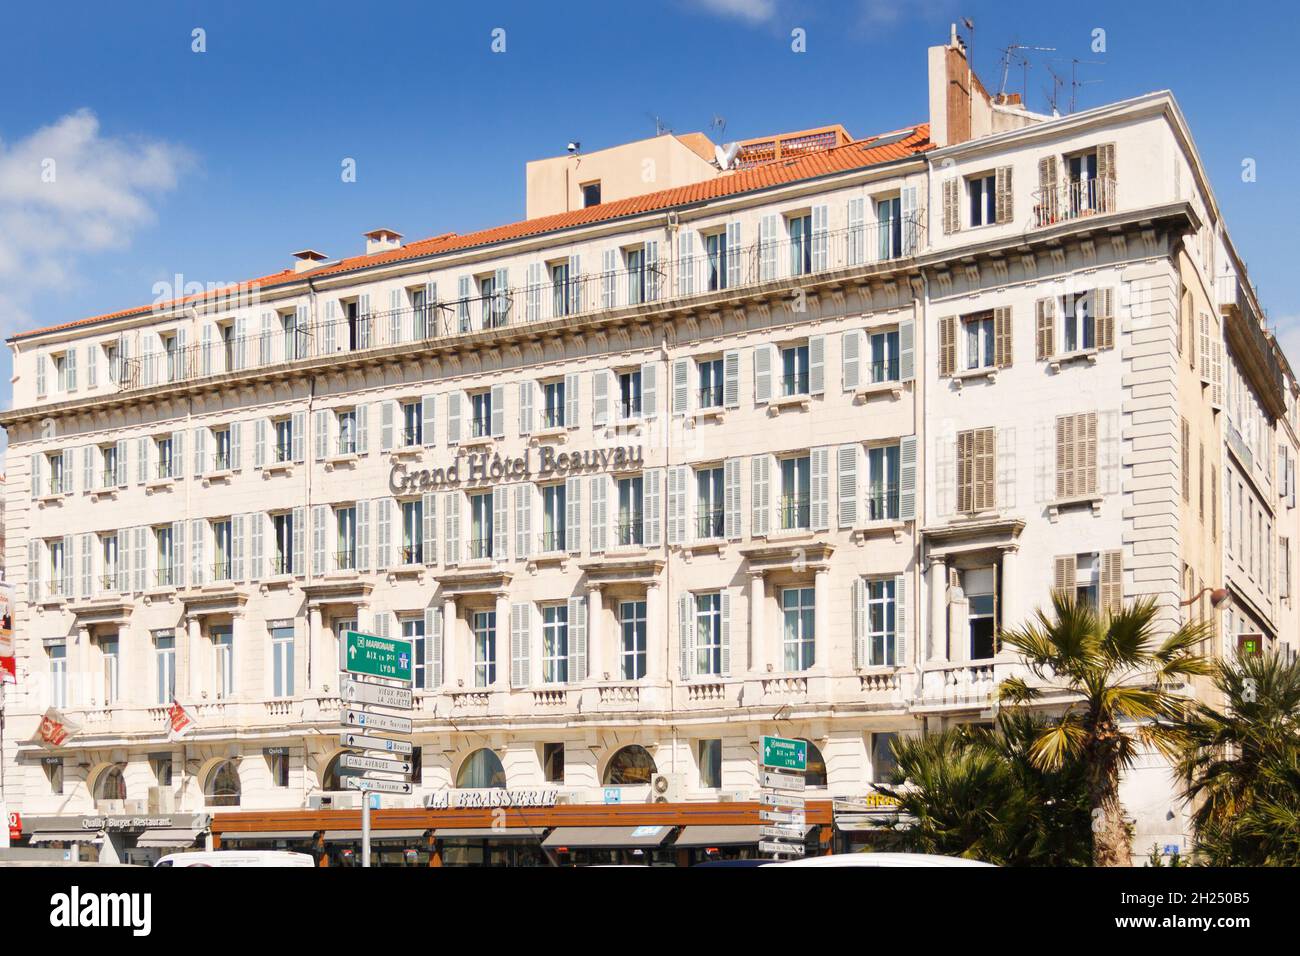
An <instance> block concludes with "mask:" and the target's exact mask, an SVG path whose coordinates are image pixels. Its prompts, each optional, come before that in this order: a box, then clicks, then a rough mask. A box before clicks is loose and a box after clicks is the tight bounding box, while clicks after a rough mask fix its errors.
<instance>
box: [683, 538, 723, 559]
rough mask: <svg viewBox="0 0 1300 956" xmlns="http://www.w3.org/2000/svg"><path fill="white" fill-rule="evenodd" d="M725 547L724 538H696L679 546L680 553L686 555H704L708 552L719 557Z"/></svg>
mask: <svg viewBox="0 0 1300 956" xmlns="http://www.w3.org/2000/svg"><path fill="white" fill-rule="evenodd" d="M726 547H727V539H726V538H697V539H695V540H693V541H685V542H683V543H682V545H681V549H682V552H683V553H684V554H687V555H693V554H706V553H708V552H710V551H716V552H717V553H718V554H719V555H720V554H722V553H723V551H725V550H726Z"/></svg>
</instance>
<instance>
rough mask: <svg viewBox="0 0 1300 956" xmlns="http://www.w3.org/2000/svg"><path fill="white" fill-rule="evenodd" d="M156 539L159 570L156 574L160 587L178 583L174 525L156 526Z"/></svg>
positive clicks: (154, 531)
mask: <svg viewBox="0 0 1300 956" xmlns="http://www.w3.org/2000/svg"><path fill="white" fill-rule="evenodd" d="M153 533H154V540H155V541H156V542H157V564H158V571H157V574H156V576H155V578H156V580H157V583H158V586H159V587H160V588H165V587H172V586H174V585H175V584H176V554H175V549H174V542H173V541H172V526H171V525H169V524H167V525H163V526H162V527H161V528H154V530H153Z"/></svg>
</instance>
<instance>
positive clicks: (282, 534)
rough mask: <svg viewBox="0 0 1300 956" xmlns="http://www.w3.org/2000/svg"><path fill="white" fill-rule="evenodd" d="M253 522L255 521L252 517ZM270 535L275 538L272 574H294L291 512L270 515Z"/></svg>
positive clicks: (295, 569) (295, 571)
mask: <svg viewBox="0 0 1300 956" xmlns="http://www.w3.org/2000/svg"><path fill="white" fill-rule="evenodd" d="M253 520H255V521H256V520H257V519H256V517H254V519H253ZM271 533H272V535H273V536H274V538H275V552H274V554H273V556H272V558H271V571H272V573H273V574H296V573H297V571H298V569H297V568H295V567H294V566H293V512H292V511H284V512H281V513H280V514H274V515H271Z"/></svg>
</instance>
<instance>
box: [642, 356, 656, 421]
mask: <svg viewBox="0 0 1300 956" xmlns="http://www.w3.org/2000/svg"><path fill="white" fill-rule="evenodd" d="M658 413H659V366H658V364H657V363H655V362H646V363H645V364H644V365H642V366H641V417H642V418H654V417H655V416H656V415H657V414H658Z"/></svg>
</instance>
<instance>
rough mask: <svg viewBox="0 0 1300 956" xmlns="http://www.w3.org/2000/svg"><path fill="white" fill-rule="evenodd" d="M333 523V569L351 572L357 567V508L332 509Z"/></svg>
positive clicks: (353, 506) (349, 506)
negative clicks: (334, 529)
mask: <svg viewBox="0 0 1300 956" xmlns="http://www.w3.org/2000/svg"><path fill="white" fill-rule="evenodd" d="M334 523H335V525H336V528H337V533H336V536H335V549H336V550H335V552H334V567H335V568H336V569H338V570H339V571H351V570H354V569H355V568H356V566H357V508H356V505H348V506H347V507H346V508H335V509H334Z"/></svg>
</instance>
